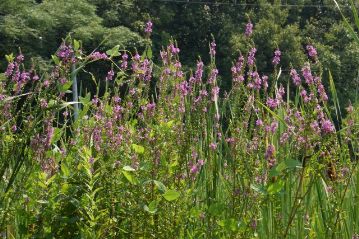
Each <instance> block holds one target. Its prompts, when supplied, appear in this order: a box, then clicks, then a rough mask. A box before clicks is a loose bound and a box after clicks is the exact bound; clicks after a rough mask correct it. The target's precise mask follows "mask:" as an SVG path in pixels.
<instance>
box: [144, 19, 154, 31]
mask: <svg viewBox="0 0 359 239" xmlns="http://www.w3.org/2000/svg"><path fill="white" fill-rule="evenodd" d="M152 27H153V23H152V22H151V20H148V22H147V23H146V27H145V33H147V34H151V33H152Z"/></svg>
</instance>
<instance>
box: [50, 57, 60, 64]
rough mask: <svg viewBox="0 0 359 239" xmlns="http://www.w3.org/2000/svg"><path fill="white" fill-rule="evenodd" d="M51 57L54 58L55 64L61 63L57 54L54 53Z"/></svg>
mask: <svg viewBox="0 0 359 239" xmlns="http://www.w3.org/2000/svg"><path fill="white" fill-rule="evenodd" d="M51 58H52V60H53V61H54V63H55V65H58V64H60V59H59V58H58V57H57V56H55V55H52V56H51Z"/></svg>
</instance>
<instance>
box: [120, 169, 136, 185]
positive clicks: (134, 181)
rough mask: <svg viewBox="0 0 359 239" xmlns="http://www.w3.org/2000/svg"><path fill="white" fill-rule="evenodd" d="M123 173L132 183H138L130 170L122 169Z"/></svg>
mask: <svg viewBox="0 0 359 239" xmlns="http://www.w3.org/2000/svg"><path fill="white" fill-rule="evenodd" d="M122 173H123V175H124V176H125V178H126V179H127V180H128V181H129V182H130V183H131V184H136V180H135V178H134V176H133V175H132V174H131V173H130V172H128V171H122Z"/></svg>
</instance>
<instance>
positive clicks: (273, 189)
mask: <svg viewBox="0 0 359 239" xmlns="http://www.w3.org/2000/svg"><path fill="white" fill-rule="evenodd" d="M283 187H284V182H283V181H282V180H278V181H277V182H275V183H272V184H270V185H269V186H268V189H267V191H268V193H269V194H271V195H273V194H276V193H278V192H280V191H281V190H282V188H283Z"/></svg>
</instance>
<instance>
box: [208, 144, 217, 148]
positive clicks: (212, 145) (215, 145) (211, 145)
mask: <svg viewBox="0 0 359 239" xmlns="http://www.w3.org/2000/svg"><path fill="white" fill-rule="evenodd" d="M209 147H210V148H211V149H212V150H216V149H217V144H216V143H211V144H210V145H209Z"/></svg>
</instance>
